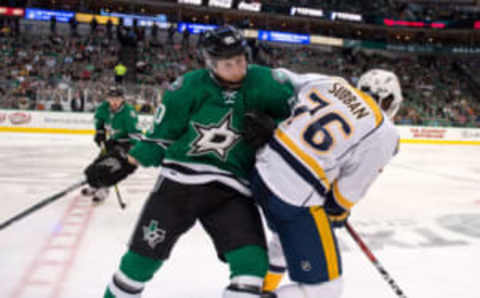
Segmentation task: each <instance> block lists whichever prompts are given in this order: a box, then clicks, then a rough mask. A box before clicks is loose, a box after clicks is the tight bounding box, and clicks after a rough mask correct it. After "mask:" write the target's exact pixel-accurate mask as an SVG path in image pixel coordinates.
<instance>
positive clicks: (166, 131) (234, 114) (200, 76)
mask: <svg viewBox="0 0 480 298" xmlns="http://www.w3.org/2000/svg"><path fill="white" fill-rule="evenodd" d="M292 96H293V86H292V85H291V84H290V82H288V81H287V80H286V79H284V78H283V77H281V76H280V73H278V72H275V71H274V70H272V69H270V68H266V67H262V66H258V65H249V67H248V71H247V75H246V77H245V79H244V82H243V84H242V87H241V88H240V89H238V90H235V91H231V90H225V89H222V88H221V87H220V86H219V85H217V84H216V83H215V81H214V80H213V79H212V77H211V76H210V74H209V72H208V71H207V70H205V69H201V70H196V71H193V72H190V73H187V74H185V75H184V76H182V77H179V78H178V79H177V80H176V81H175V82H174V83H173V84H172V86H171V87H170V90H167V91H166V92H165V94H164V96H163V101H162V104H161V105H160V107H159V108H158V110H157V112H156V115H155V117H154V123H153V125H152V128H151V129H150V131H149V132H148V133H147V135H146V139H144V140H143V141H142V142H139V143H138V144H137V145H136V146H135V147H134V148H132V149H131V150H130V152H129V153H130V154H131V155H132V156H133V157H134V158H135V159H136V160H137V161H138V162H140V164H142V165H143V166H160V165H162V166H163V170H162V175H164V176H166V177H168V178H170V179H172V180H175V181H177V182H180V183H188V184H201V183H207V182H211V181H218V182H221V183H224V184H227V185H230V186H231V187H233V188H235V189H237V190H239V191H241V192H242V193H244V194H249V190H248V188H247V187H246V185H247V183H246V178H247V175H248V174H249V172H250V170H251V169H252V167H253V164H254V161H255V152H254V150H253V149H251V148H250V147H249V146H248V145H247V144H246V142H245V141H244V140H243V138H242V136H241V132H242V129H243V115H244V113H245V112H246V111H250V110H257V111H262V112H264V113H266V114H268V115H270V116H272V117H273V118H274V119H284V118H286V117H288V116H289V114H290V107H289V103H290V102H289V101H290V100H291V98H292Z"/></svg>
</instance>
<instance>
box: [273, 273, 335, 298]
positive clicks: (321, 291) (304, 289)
mask: <svg viewBox="0 0 480 298" xmlns="http://www.w3.org/2000/svg"><path fill="white" fill-rule="evenodd" d="M342 292H343V279H342V277H339V278H337V279H334V280H331V281H328V282H324V283H320V284H313V285H307V284H289V285H285V286H282V287H280V288H278V290H277V291H275V293H276V294H277V297H278V298H317V297H328V298H339V297H340V296H341V295H342Z"/></svg>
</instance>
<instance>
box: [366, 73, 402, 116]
mask: <svg viewBox="0 0 480 298" xmlns="http://www.w3.org/2000/svg"><path fill="white" fill-rule="evenodd" d="M357 88H358V89H360V90H362V91H363V92H365V93H367V94H368V95H370V96H371V97H372V98H373V99H375V101H376V102H377V103H378V105H379V106H380V107H381V108H382V110H384V111H385V114H387V116H388V117H389V118H390V119H393V117H394V116H395V114H396V113H397V111H398V109H399V108H400V104H401V103H402V101H403V96H402V90H401V87H400V81H399V80H398V77H397V76H396V75H395V74H394V73H393V72H391V71H387V70H383V69H371V70H369V71H367V72H366V73H364V74H363V75H362V76H361V77H360V79H359V80H358V84H357Z"/></svg>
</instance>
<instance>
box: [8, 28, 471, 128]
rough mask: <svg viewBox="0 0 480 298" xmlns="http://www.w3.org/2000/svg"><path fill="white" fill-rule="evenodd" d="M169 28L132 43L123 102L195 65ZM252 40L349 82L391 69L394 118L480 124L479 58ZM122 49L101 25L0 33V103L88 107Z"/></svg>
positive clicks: (145, 108)
mask: <svg viewBox="0 0 480 298" xmlns="http://www.w3.org/2000/svg"><path fill="white" fill-rule="evenodd" d="M172 32H173V33H172V34H165V38H159V39H157V38H147V37H146V38H143V39H142V40H141V41H139V42H138V43H137V45H136V51H137V63H136V66H135V67H136V81H135V82H130V83H125V82H123V84H124V85H125V88H126V90H127V93H126V98H127V100H128V101H129V102H130V103H132V104H133V105H134V106H135V107H136V109H137V110H138V111H139V112H140V113H153V111H154V109H155V106H156V105H157V104H158V102H159V101H160V100H161V96H162V93H163V91H164V90H165V89H166V88H168V86H169V84H170V83H172V82H173V81H174V80H175V78H176V77H177V76H179V75H181V74H183V73H186V72H188V71H190V70H193V69H197V68H199V67H201V63H200V62H199V59H198V56H197V52H196V47H195V45H196V44H195V42H194V41H190V40H189V38H190V37H189V36H182V35H181V34H180V33H175V31H172ZM250 45H251V50H252V51H251V59H252V60H253V61H254V62H255V63H259V64H264V65H268V66H271V67H286V68H289V69H292V70H294V71H298V72H319V73H326V74H331V75H338V76H342V77H344V78H346V79H347V80H349V81H350V82H351V83H352V84H355V83H356V81H357V80H358V78H359V76H360V75H361V74H362V73H363V72H364V71H366V70H368V69H371V68H383V69H388V70H391V71H393V72H395V73H396V74H397V75H398V76H399V78H400V81H401V84H402V89H403V93H404V97H405V100H404V104H403V106H402V108H401V110H400V112H399V113H398V115H397V117H396V119H395V121H396V122H397V123H400V124H412V125H449V126H473V127H480V116H478V115H480V104H479V102H478V100H477V98H478V96H476V95H475V92H474V91H475V88H473V87H472V85H471V84H470V83H469V80H468V78H467V77H466V76H465V73H464V71H463V72H462V67H461V66H462V65H464V64H468V65H470V66H472V65H479V64H480V59H474V60H467V61H462V60H461V59H460V58H458V57H456V56H451V57H449V56H414V55H408V56H400V55H399V54H394V53H393V52H383V53H382V52H365V51H361V50H349V49H338V48H321V47H313V46H286V45H282V44H278V43H277V44H273V43H259V42H258V41H257V42H256V41H251V42H250ZM121 47H122V45H121V44H120V43H119V42H118V41H117V39H116V38H113V37H112V35H111V34H108V33H107V32H106V30H104V28H103V27H99V28H98V29H96V30H95V31H93V32H90V34H84V35H81V34H51V32H50V33H48V34H43V35H41V34H40V35H39V34H38V33H29V34H27V33H25V34H21V35H17V34H14V33H12V32H6V33H5V32H4V34H2V35H0V68H1V69H2V70H3V71H2V72H1V73H0V108H9V109H36V110H52V111H87V112H92V111H94V109H95V107H96V106H97V105H98V104H99V103H100V102H101V101H103V100H104V99H105V97H104V93H105V91H106V90H107V89H108V88H109V86H111V85H112V84H116V83H117V82H116V75H115V71H116V66H118V65H119V64H121V63H122V61H121V59H120V51H121ZM127 71H131V70H127ZM477 95H478V93H477Z"/></svg>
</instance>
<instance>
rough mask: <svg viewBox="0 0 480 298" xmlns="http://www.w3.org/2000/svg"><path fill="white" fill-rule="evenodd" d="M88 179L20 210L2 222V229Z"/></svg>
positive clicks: (0, 225)
mask: <svg viewBox="0 0 480 298" xmlns="http://www.w3.org/2000/svg"><path fill="white" fill-rule="evenodd" d="M86 183H87V181H86V180H82V181H80V182H77V183H75V184H73V185H72V186H69V187H68V188H67V189H65V190H63V191H61V192H59V193H57V194H55V195H53V196H51V197H48V198H46V199H44V200H42V201H40V202H38V203H37V204H35V205H33V206H32V207H30V208H28V209H26V210H25V211H22V212H20V213H19V214H17V215H15V216H14V217H12V218H10V219H8V220H6V221H5V222H3V223H1V224H0V230H3V229H4V228H6V227H8V226H9V225H11V224H12V223H14V222H16V221H17V220H20V219H22V218H24V217H25V216H27V215H29V214H30V213H32V212H34V211H36V210H38V209H40V208H42V207H44V206H46V205H48V204H50V203H52V202H54V201H56V200H58V199H60V198H61V197H63V196H65V195H66V194H68V193H69V192H71V191H73V190H75V189H77V188H79V187H80V186H82V185H84V184H86Z"/></svg>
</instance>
